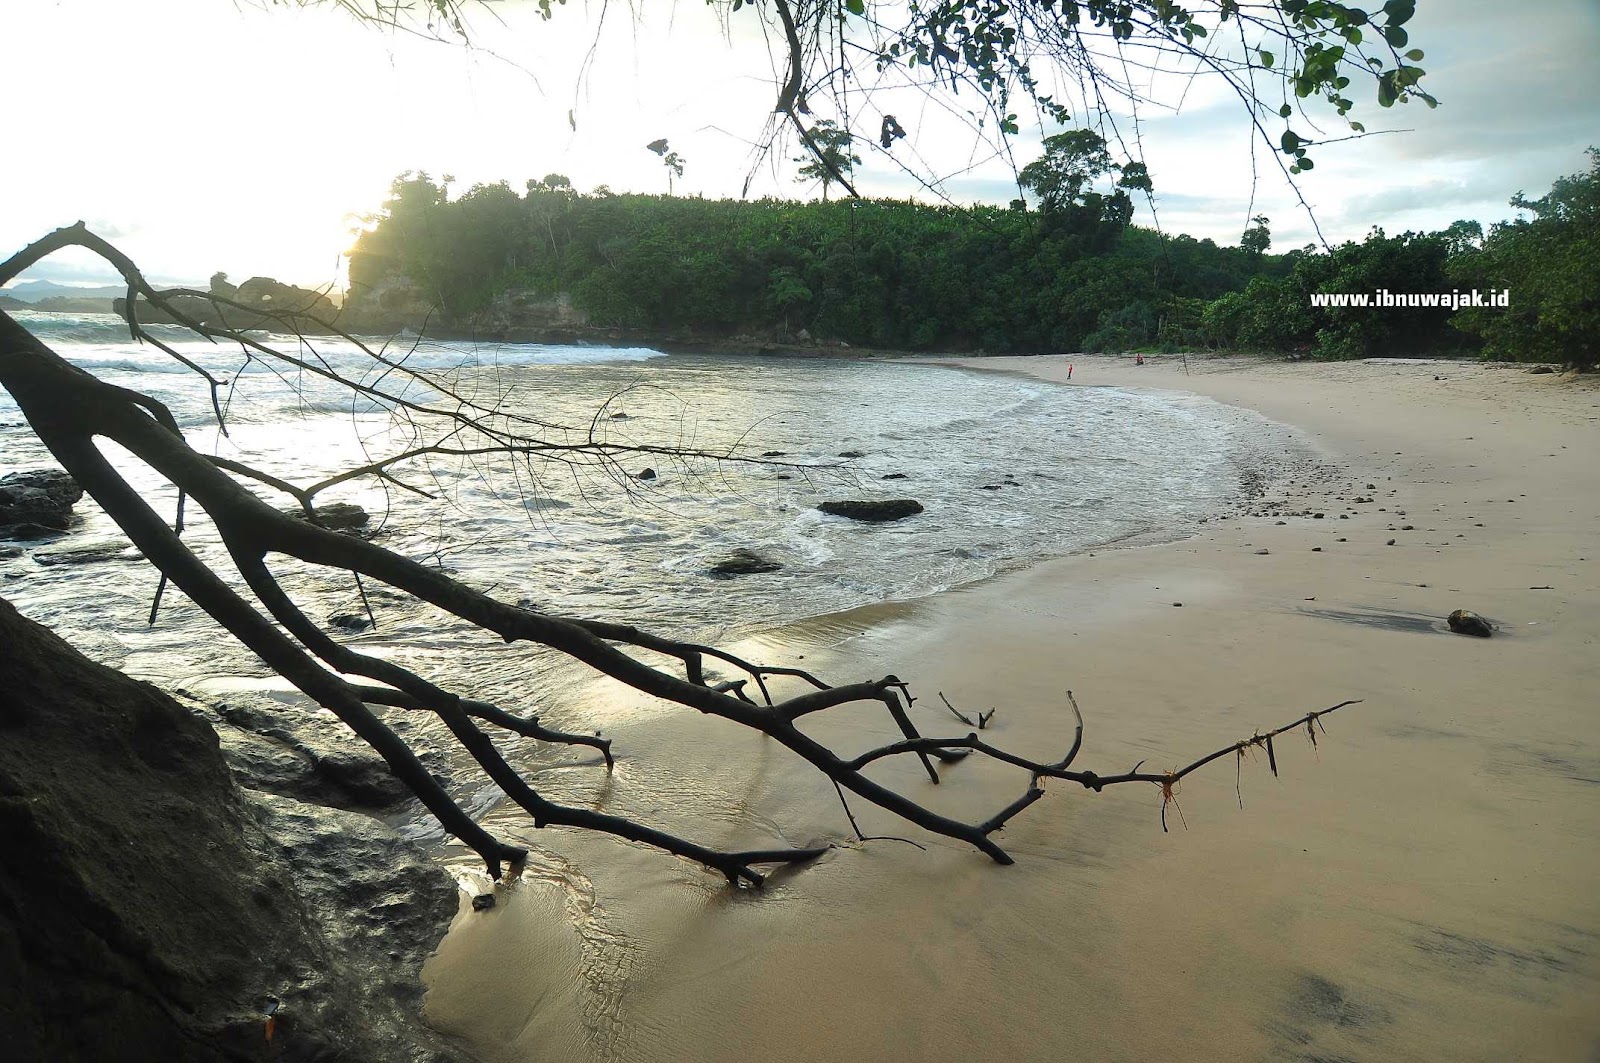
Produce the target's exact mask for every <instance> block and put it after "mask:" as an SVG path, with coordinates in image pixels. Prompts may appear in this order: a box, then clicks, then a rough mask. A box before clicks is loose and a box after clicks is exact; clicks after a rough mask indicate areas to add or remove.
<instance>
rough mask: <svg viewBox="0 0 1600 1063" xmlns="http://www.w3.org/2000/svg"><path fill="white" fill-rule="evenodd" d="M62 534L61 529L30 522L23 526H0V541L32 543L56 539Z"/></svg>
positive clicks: (24, 523)
mask: <svg viewBox="0 0 1600 1063" xmlns="http://www.w3.org/2000/svg"><path fill="white" fill-rule="evenodd" d="M62 534H63V531H62V529H60V528H46V527H45V526H44V525H42V524H35V523H33V522H32V521H29V520H25V521H23V522H22V523H21V524H5V525H0V539H10V540H12V541H13V542H25V543H31V542H37V541H39V540H40V539H54V538H56V537H58V536H60V535H62Z"/></svg>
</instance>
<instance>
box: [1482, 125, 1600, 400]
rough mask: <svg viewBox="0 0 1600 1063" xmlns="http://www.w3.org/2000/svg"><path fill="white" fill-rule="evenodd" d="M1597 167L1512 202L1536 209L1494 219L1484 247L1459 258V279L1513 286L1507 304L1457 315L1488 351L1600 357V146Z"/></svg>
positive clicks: (1581, 359) (1578, 363) (1510, 355)
mask: <svg viewBox="0 0 1600 1063" xmlns="http://www.w3.org/2000/svg"><path fill="white" fill-rule="evenodd" d="M1588 154H1589V169H1588V170H1587V171H1586V172H1583V173H1575V174H1572V175H1570V176H1567V177H1562V178H1559V179H1558V180H1557V181H1556V182H1555V183H1554V184H1553V185H1552V186H1551V189H1550V191H1549V192H1548V193H1546V194H1545V195H1543V196H1540V197H1539V198H1538V199H1528V198H1527V197H1526V196H1524V195H1523V194H1522V193H1521V192H1518V193H1517V194H1516V195H1515V196H1513V197H1512V199H1511V205H1512V206H1514V207H1516V208H1517V209H1518V210H1522V211H1527V212H1528V213H1530V214H1532V215H1533V217H1532V218H1531V219H1529V218H1524V219H1518V220H1516V221H1513V222H1509V223H1506V224H1502V225H1496V226H1494V227H1493V228H1492V229H1491V230H1490V232H1489V235H1488V237H1487V238H1486V239H1485V240H1484V241H1483V246H1482V249H1481V250H1468V251H1466V252H1465V253H1463V254H1460V255H1458V256H1457V258H1456V259H1455V261H1454V262H1453V263H1452V274H1453V276H1454V278H1455V279H1456V281H1457V283H1458V284H1461V285H1463V286H1471V287H1475V288H1480V289H1483V288H1495V289H1509V291H1510V299H1509V305H1508V306H1505V307H1498V306H1495V307H1488V306H1485V307H1470V308H1467V309H1463V310H1461V311H1460V312H1459V313H1458V314H1457V315H1456V317H1455V319H1454V321H1453V323H1454V324H1455V325H1456V327H1457V328H1460V329H1462V330H1463V331H1465V332H1468V333H1471V334H1473V335H1475V336H1478V337H1480V338H1481V339H1482V340H1483V343H1484V354H1485V355H1486V356H1489V357H1493V358H1504V359H1508V360H1513V361H1537V362H1561V363H1564V364H1566V365H1569V366H1572V367H1574V368H1579V369H1592V368H1594V367H1595V365H1596V364H1597V363H1600V148H1590V149H1589V152H1588Z"/></svg>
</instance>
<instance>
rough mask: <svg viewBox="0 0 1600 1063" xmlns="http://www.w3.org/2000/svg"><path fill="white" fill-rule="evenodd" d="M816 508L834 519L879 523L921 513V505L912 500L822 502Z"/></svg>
mask: <svg viewBox="0 0 1600 1063" xmlns="http://www.w3.org/2000/svg"><path fill="white" fill-rule="evenodd" d="M817 508H818V509H820V510H821V511H822V512H824V513H828V514H831V515H832V516H835V517H849V518H850V519H851V520H861V521H868V522H871V523H881V522H884V521H891V520H900V519H902V518H904V517H909V516H912V515H913V514H917V513H921V512H922V503H921V502H918V501H917V500H916V499H914V498H885V499H880V500H877V501H843V502H823V503H821V504H819V505H818V506H817Z"/></svg>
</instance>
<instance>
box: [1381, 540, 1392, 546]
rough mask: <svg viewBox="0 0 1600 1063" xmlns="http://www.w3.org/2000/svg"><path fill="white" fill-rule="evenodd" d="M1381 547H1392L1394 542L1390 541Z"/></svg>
mask: <svg viewBox="0 0 1600 1063" xmlns="http://www.w3.org/2000/svg"><path fill="white" fill-rule="evenodd" d="M1383 545H1384V546H1393V545H1394V540H1393V539H1390V540H1389V541H1388V542H1386V543H1384V544H1383Z"/></svg>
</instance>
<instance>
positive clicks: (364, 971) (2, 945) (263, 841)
mask: <svg viewBox="0 0 1600 1063" xmlns="http://www.w3.org/2000/svg"><path fill="white" fill-rule="evenodd" d="M0 646H4V647H5V652H4V653H0V852H3V853H4V858H0V1059H7V1060H13V1059H14V1060H78V1059H93V1060H101V1061H107V1063H118V1061H123V1060H128V1061H134V1060H140V1061H143V1060H154V1059H160V1060H172V1061H191V1060H192V1061H202V1060H203V1061H210V1060H223V1059H227V1060H304V1061H309V1060H318V1059H333V1058H338V1059H343V1060H355V1061H367V1060H370V1061H374V1063H376V1061H380V1060H381V1061H391V1060H398V1061H402V1063H421V1061H447V1060H458V1059H461V1058H463V1057H461V1056H460V1055H459V1053H458V1052H457V1051H456V1050H455V1049H454V1048H453V1047H451V1046H450V1045H449V1044H447V1043H446V1042H444V1041H443V1040H441V1039H439V1038H438V1037H436V1036H435V1035H433V1034H431V1033H430V1032H429V1031H427V1030H426V1029H425V1028H422V1027H420V1026H418V1025H417V1024H416V1023H415V1021H414V1020H413V1019H412V1018H411V1015H412V1014H414V1012H415V1009H416V1003H417V999H418V995H419V992H418V989H417V984H416V975H417V966H418V964H419V963H420V960H421V958H422V956H423V955H424V954H425V953H426V952H427V951H428V949H429V948H431V945H432V942H433V940H435V939H436V938H437V936H438V935H439V934H441V933H442V931H443V929H444V926H445V923H446V922H447V920H448V919H449V918H450V917H451V915H452V914H453V913H454V912H455V909H456V897H457V891H456V889H455V887H454V885H453V883H452V882H451V881H450V880H449V878H448V876H446V875H445V874H444V873H443V872H442V871H441V870H439V869H437V868H434V867H432V866H431V865H429V864H428V863H427V862H426V861H425V859H423V858H422V857H421V856H419V855H418V854H416V853H415V852H414V851H412V850H410V849H409V848H407V847H406V846H405V845H404V843H402V842H400V841H399V840H398V839H397V838H395V837H394V836H393V835H392V834H390V833H389V832H388V831H387V830H386V828H384V827H382V826H381V825H380V824H378V823H377V821H375V820H371V819H368V818H366V817H362V816H357V815H354V814H352V813H345V812H339V811H335V810H330V809H325V808H320V807H318V806H314V805H304V804H300V803H297V802H294V801H292V800H290V799H287V798H278V797H261V796H256V797H253V798H252V797H250V796H248V795H247V794H246V793H245V792H243V791H241V790H240V789H239V788H238V787H237V786H236V785H235V783H234V781H233V779H232V778H231V777H230V775H229V772H228V768H227V766H226V764H225V763H224V761H223V757H222V754H221V752H220V750H219V748H218V741H217V736H216V733H215V732H214V731H213V730H212V729H211V728H210V727H208V726H207V725H206V723H205V722H204V721H203V720H201V719H199V718H198V717H197V716H195V715H194V714H192V713H191V712H189V711H187V710H185V709H184V708H183V707H181V706H180V705H178V704H177V703H176V702H175V701H173V699H171V698H170V697H168V696H166V695H164V694H162V693H161V692H160V691H158V690H156V689H155V688H154V687H151V686H149V685H147V684H144V683H140V682H136V681H134V680H132V679H129V678H128V677H126V676H124V675H122V674H121V673H119V672H116V671H113V670H112V669H109V668H105V667H103V666H101V665H97V664H95V663H93V662H91V661H89V660H87V659H85V658H84V657H82V656H81V655H79V654H78V653H77V652H76V651H74V650H73V649H71V648H70V647H68V646H67V645H66V644H65V643H63V642H62V641H61V640H60V639H58V638H56V637H55V636H54V635H52V634H50V633H49V632H47V631H45V630H44V629H43V628H41V627H39V626H38V625H36V624H33V623H31V622H30V621H28V620H26V619H24V618H22V617H21V616H19V615H18V614H17V612H16V610H15V609H14V608H12V607H11V605H10V604H9V603H6V602H4V601H0ZM269 1019H270V1022H269Z"/></svg>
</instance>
